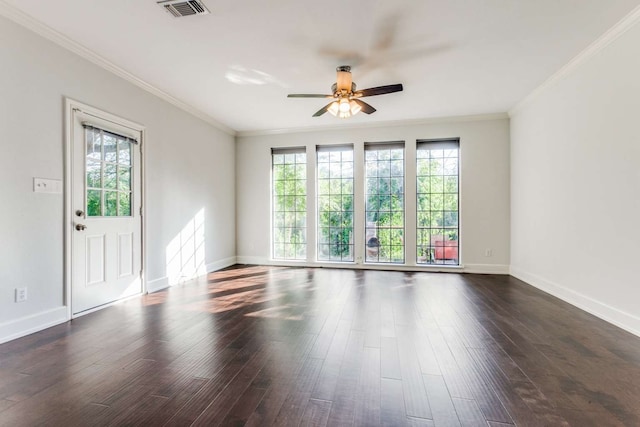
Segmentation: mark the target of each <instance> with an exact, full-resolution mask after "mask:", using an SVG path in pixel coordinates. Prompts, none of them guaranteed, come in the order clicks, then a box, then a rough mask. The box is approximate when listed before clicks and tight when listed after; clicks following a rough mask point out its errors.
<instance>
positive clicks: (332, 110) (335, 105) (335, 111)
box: [327, 101, 340, 116]
mask: <svg viewBox="0 0 640 427" xmlns="http://www.w3.org/2000/svg"><path fill="white" fill-rule="evenodd" d="M327 111H328V112H330V113H331V114H332V115H333V116H337V115H338V112H340V105H339V104H338V101H333V102H332V103H331V105H330V106H329V108H328V109H327Z"/></svg>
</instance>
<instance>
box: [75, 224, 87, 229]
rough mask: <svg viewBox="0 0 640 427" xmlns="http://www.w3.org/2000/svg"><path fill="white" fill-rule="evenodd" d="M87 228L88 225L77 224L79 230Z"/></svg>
mask: <svg viewBox="0 0 640 427" xmlns="http://www.w3.org/2000/svg"><path fill="white" fill-rule="evenodd" d="M85 228H87V226H86V225H84V224H76V230H78V231H84V230H85Z"/></svg>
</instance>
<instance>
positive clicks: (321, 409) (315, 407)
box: [300, 399, 331, 427]
mask: <svg viewBox="0 0 640 427" xmlns="http://www.w3.org/2000/svg"><path fill="white" fill-rule="evenodd" d="M330 412H331V402H328V401H326V400H317V399H309V402H307V406H306V407H305V409H304V414H302V420H301V421H300V426H304V427H324V426H326V425H327V423H328V422H329V413H330Z"/></svg>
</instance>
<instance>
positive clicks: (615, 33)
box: [509, 6, 640, 117]
mask: <svg viewBox="0 0 640 427" xmlns="http://www.w3.org/2000/svg"><path fill="white" fill-rule="evenodd" d="M638 22H640V6H637V7H636V8H635V9H633V10H632V11H631V12H629V13H628V14H627V15H626V16H625V17H624V18H622V19H621V20H620V21H618V23H617V24H615V25H614V26H613V27H611V28H610V29H609V30H607V31H606V32H605V33H604V34H603V35H602V36H600V37H599V38H598V39H597V40H596V41H594V42H593V43H591V44H590V45H589V46H588V47H587V48H586V49H584V50H583V51H582V52H580V53H579V54H578V55H576V56H575V57H574V58H573V59H571V60H570V61H569V62H568V63H567V64H566V65H564V66H563V67H562V68H560V69H559V70H558V71H556V72H555V73H554V74H553V75H551V77H549V78H548V79H547V80H545V81H544V82H543V83H542V84H541V85H540V86H538V87H537V88H535V89H534V90H533V91H532V92H531V93H530V94H529V95H527V96H526V97H525V98H524V99H522V100H521V101H520V102H518V103H517V104H516V105H515V106H514V107H513V108H511V109H510V110H509V117H514V116H515V115H516V114H518V112H520V111H521V110H522V109H523V108H524V107H525V106H526V105H528V104H530V103H531V102H532V101H533V100H535V99H536V98H537V97H538V96H540V94H542V93H543V92H544V91H546V90H547V89H548V88H550V87H551V86H553V85H554V84H556V83H557V82H558V81H559V80H562V79H563V78H564V77H566V76H567V75H569V74H571V73H572V72H573V71H575V70H576V69H577V68H579V67H580V66H581V65H582V64H584V63H585V62H587V61H588V60H589V59H590V58H591V57H593V56H594V55H596V54H597V53H599V52H600V51H602V50H603V49H604V48H606V47H607V46H609V45H610V44H611V43H613V42H614V41H615V40H616V39H617V38H618V37H620V36H621V35H623V34H624V33H626V32H627V31H628V30H629V29H631V28H632V27H633V26H634V25H636V24H637V23H638Z"/></svg>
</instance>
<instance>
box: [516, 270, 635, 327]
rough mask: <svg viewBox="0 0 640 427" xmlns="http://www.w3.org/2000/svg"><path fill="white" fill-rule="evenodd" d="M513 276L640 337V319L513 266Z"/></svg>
mask: <svg viewBox="0 0 640 427" xmlns="http://www.w3.org/2000/svg"><path fill="white" fill-rule="evenodd" d="M511 275H512V276H513V277H515V278H517V279H520V280H522V281H523V282H526V283H527V284H529V285H531V286H533V287H535V288H538V289H540V290H541V291H544V292H546V293H548V294H551V295H553V296H554V297H556V298H560V299H561V300H563V301H565V302H568V303H569V304H571V305H574V306H576V307H578V308H580V309H582V310H584V311H586V312H587V313H590V314H593V315H594V316H596V317H599V318H600V319H602V320H604V321H606V322H609V323H611V324H613V325H615V326H617V327H619V328H622V329H624V330H625V331H627V332H630V333H632V334H634V335H636V336H639V337H640V317H637V316H634V315H632V314H629V313H627V312H624V311H622V310H619V309H617V308H615V307H611V306H610V305H607V304H604V303H602V302H600V301H597V300H595V299H593V298H591V297H589V296H587V295H584V294H581V293H580V292H576V291H574V290H572V289H569V288H567V287H565V286H562V285H560V284H558V283H553V282H551V281H549V280H546V279H544V278H542V277H540V276H537V275H535V274H532V273H529V272H526V271H524V270H521V269H520V268H518V267H514V266H511Z"/></svg>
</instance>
